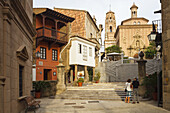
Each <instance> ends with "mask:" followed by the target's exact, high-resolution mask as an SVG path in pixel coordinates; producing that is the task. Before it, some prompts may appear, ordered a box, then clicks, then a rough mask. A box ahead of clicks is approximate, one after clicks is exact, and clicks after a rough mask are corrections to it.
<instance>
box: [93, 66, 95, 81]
mask: <svg viewBox="0 0 170 113" xmlns="http://www.w3.org/2000/svg"><path fill="white" fill-rule="evenodd" d="M94 76H95V67H93V81H94Z"/></svg>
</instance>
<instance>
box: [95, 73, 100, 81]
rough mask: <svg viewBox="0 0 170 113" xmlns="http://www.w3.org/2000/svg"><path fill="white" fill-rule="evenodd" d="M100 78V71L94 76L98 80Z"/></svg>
mask: <svg viewBox="0 0 170 113" xmlns="http://www.w3.org/2000/svg"><path fill="white" fill-rule="evenodd" d="M99 79H100V72H98V73H97V74H96V76H95V77H94V81H98V80H99Z"/></svg>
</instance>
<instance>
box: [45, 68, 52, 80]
mask: <svg viewBox="0 0 170 113" xmlns="http://www.w3.org/2000/svg"><path fill="white" fill-rule="evenodd" d="M44 80H52V73H51V69H44Z"/></svg>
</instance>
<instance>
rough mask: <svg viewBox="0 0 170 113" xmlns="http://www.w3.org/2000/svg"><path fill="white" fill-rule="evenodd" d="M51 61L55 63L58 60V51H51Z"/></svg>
mask: <svg viewBox="0 0 170 113" xmlns="http://www.w3.org/2000/svg"><path fill="white" fill-rule="evenodd" d="M52 59H53V60H55V61H57V60H58V51H57V50H55V49H53V50H52Z"/></svg>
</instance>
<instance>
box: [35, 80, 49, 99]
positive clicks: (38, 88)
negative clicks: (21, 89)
mask: <svg viewBox="0 0 170 113" xmlns="http://www.w3.org/2000/svg"><path fill="white" fill-rule="evenodd" d="M49 86H50V84H49V82H45V81H35V82H33V87H34V88H35V97H36V98H40V97H41V92H42V91H43V90H45V89H46V88H47V87H49Z"/></svg>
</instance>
